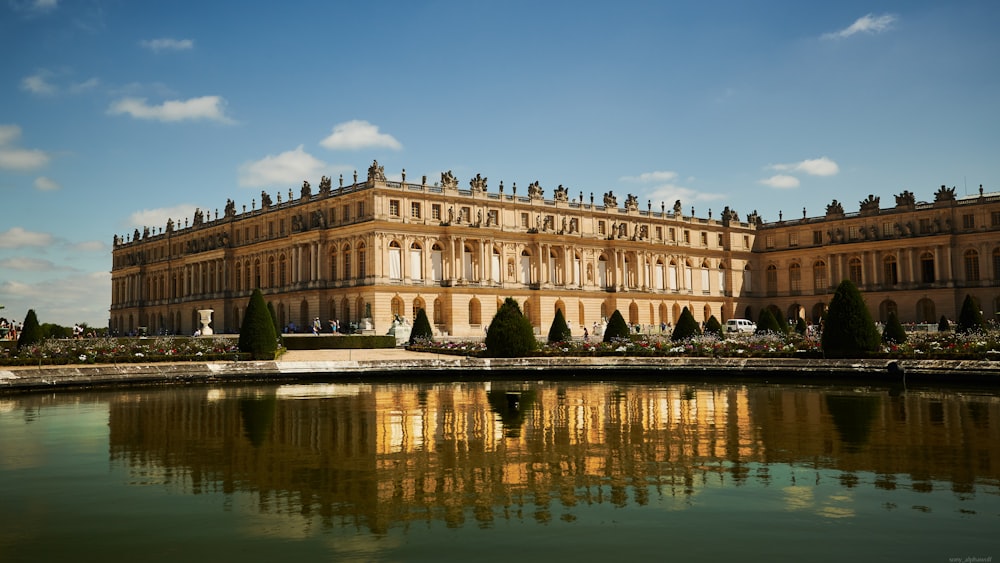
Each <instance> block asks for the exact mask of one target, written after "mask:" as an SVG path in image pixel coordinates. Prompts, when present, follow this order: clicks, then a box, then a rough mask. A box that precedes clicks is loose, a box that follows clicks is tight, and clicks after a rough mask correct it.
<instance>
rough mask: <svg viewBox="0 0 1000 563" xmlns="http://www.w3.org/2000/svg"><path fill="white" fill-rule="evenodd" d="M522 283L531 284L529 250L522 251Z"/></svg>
mask: <svg viewBox="0 0 1000 563" xmlns="http://www.w3.org/2000/svg"><path fill="white" fill-rule="evenodd" d="M520 274H521V283H523V284H529V283H531V253H530V252H528V251H527V250H522V251H521V270H520Z"/></svg>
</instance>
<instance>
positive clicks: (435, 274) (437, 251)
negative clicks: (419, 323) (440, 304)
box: [431, 243, 444, 324]
mask: <svg viewBox="0 0 1000 563" xmlns="http://www.w3.org/2000/svg"><path fill="white" fill-rule="evenodd" d="M441 256H442V249H441V245H440V244H436V243H435V244H434V246H432V247H431V281H436V282H439V281H441V280H442V279H444V267H443V265H442V263H441V260H442V258H441ZM434 310H435V313H434V314H435V315H436V314H437V312H436V311H437V307H435V308H434ZM435 322H437V321H435ZM438 324H440V323H438Z"/></svg>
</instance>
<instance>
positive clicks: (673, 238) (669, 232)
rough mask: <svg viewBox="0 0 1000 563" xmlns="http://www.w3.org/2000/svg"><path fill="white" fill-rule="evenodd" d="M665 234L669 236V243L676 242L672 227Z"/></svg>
mask: <svg viewBox="0 0 1000 563" xmlns="http://www.w3.org/2000/svg"><path fill="white" fill-rule="evenodd" d="M667 233H668V234H669V235H670V242H674V241H676V240H677V231H675V230H674V228H673V227H671V228H670V229H668V230H667Z"/></svg>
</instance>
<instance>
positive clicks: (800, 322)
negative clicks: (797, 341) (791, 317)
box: [795, 317, 809, 336]
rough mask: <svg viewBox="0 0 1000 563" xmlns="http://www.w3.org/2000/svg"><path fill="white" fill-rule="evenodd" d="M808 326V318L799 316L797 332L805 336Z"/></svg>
mask: <svg viewBox="0 0 1000 563" xmlns="http://www.w3.org/2000/svg"><path fill="white" fill-rule="evenodd" d="M808 328H809V327H807V326H806V320H805V319H803V318H802V317H799V318H798V320H796V321H795V332H796V333H798V334H799V335H802V336H805V334H806V330H807V329H808Z"/></svg>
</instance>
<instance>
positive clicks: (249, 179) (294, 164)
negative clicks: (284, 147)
mask: <svg viewBox="0 0 1000 563" xmlns="http://www.w3.org/2000/svg"><path fill="white" fill-rule="evenodd" d="M328 169H329V167H328V166H327V164H326V163H325V162H323V161H322V160H319V159H318V158H316V157H314V156H313V155H311V154H309V153H307V152H306V151H305V150H303V148H302V145H299V146H298V147H296V148H295V149H294V150H290V151H285V152H283V153H281V154H277V155H270V154H269V155H267V156H265V157H264V158H262V159H260V160H256V161H249V162H245V163H243V164H242V165H241V166H240V170H239V184H240V185H241V186H248V187H263V186H269V185H273V184H280V185H293V184H299V183H301V182H302V181H303V180H307V179H309V178H316V177H317V176H320V175H321V174H323V172H325V171H327V170H328Z"/></svg>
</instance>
